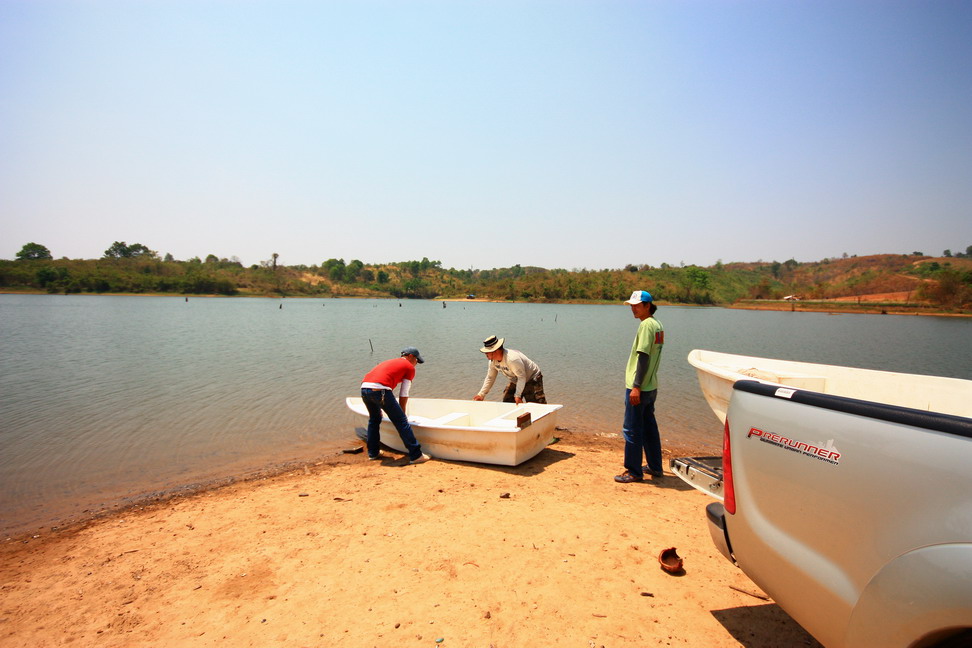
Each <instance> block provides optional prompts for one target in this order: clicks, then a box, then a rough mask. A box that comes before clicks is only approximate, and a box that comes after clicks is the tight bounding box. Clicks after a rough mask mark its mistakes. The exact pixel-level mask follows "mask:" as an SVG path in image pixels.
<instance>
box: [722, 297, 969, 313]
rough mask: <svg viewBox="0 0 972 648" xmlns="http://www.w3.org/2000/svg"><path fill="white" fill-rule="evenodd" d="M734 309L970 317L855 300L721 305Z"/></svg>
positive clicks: (917, 307)
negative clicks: (856, 301)
mask: <svg viewBox="0 0 972 648" xmlns="http://www.w3.org/2000/svg"><path fill="white" fill-rule="evenodd" d="M723 308H730V309H735V310H756V311H788V312H795V313H828V314H830V315H925V316H934V317H972V313H966V312H949V311H943V310H935V309H932V308H922V307H920V306H901V305H896V304H880V303H873V302H872V303H868V302H862V303H855V302H778V301H767V302H737V303H735V304H729V305H727V306H723Z"/></svg>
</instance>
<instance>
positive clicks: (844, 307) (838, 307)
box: [0, 289, 972, 317]
mask: <svg viewBox="0 0 972 648" xmlns="http://www.w3.org/2000/svg"><path fill="white" fill-rule="evenodd" d="M60 294H63V293H48V292H43V291H39V290H9V289H0V295H60ZM70 294H72V295H79V296H83V297H174V298H179V297H181V298H185V299H188V298H193V299H248V298H252V299H385V300H388V301H395V300H397V301H439V302H443V303H453V304H464V303H467V302H470V303H490V304H563V305H612V304H619V303H620V304H623V302H614V301H603V300H558V301H510V300H508V299H491V298H486V297H473V298H471V299H469V298H464V297H432V298H430V299H414V298H408V297H401V298H400V297H373V296H361V295H329V296H324V295H257V294H247V295H216V294H205V295H204V294H192V295H186V294H181V293H180V294H174V293H110V292H104V293H85V292H82V293H70ZM658 305H659V306H662V307H664V306H678V307H681V308H728V309H733V310H757V311H790V312H803V313H830V314H833V315H855V314H865V315H929V316H935V317H972V312H962V311H960V312H950V311H943V310H936V309H934V308H931V307H929V308H924V307H920V306H902V305H899V304H881V303H879V302H860V303H858V302H846V301H845V302H830V301H793V302H790V301H776V300H767V301H765V302H764V301H747V302H736V303H734V304H681V303H667V302H663V301H660V302H658Z"/></svg>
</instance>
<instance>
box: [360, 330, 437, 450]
mask: <svg viewBox="0 0 972 648" xmlns="http://www.w3.org/2000/svg"><path fill="white" fill-rule="evenodd" d="M424 362H425V360H423V359H422V354H421V353H419V350H418V349H416V348H415V347H405V348H404V349H402V355H401V356H400V357H398V358H392V359H391V360H385V361H384V362H380V363H378V364H377V365H376V366H375V368H374V369H372V370H371V371H369V372H368V373H367V374H366V375H365V377H364V380H363V381H362V382H361V400H363V401H364V404H365V407H367V408H368V414H369V415H370V416H369V418H368V437H367V441H366V445H367V446H368V458H369V459H381V436H380V432H379V426H381V412H382V411H383V410H384V412H385V413H386V414H388V418H389V420H391V422H392V424H393V425H394V426H395V429H396V430H398V436H400V437H401V438H402V443H403V444H405V449H406V450H408V463H410V464H420V463H425V462H426V461H428V460H429V459H430V457H429V455H427V454H425V453H424V452H422V446H421V445H420V444H419V442H418V440H417V439H416V438H415V433H414V432H412V426H411V425H409V423H408V417H406V416H405V406H406V403H408V390H409V388H410V387H411V386H412V379H414V378H415V365H417V364H421V363H424ZM399 384H401V388H400V389H399V392H398V400H395V392H394V389H395V387H398V385H399Z"/></svg>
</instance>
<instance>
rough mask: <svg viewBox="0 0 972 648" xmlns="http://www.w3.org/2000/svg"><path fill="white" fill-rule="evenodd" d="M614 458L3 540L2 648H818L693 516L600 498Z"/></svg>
mask: <svg viewBox="0 0 972 648" xmlns="http://www.w3.org/2000/svg"><path fill="white" fill-rule="evenodd" d="M348 445H349V446H351V445H357V444H356V443H354V442H351V441H349V443H348ZM621 446H622V442H621V440H620V439H617V438H606V437H591V436H581V435H575V434H570V433H564V437H563V438H562V439H561V441H560V442H559V443H556V444H554V445H552V446H550V447H548V448H547V449H546V450H544V451H543V452H541V453H540V455H538V456H537V457H536V458H535V459H533V460H531V461H529V462H527V463H525V464H524V465H522V466H519V467H517V468H499V467H487V466H482V465H475V464H465V463H450V462H444V461H432V462H429V463H426V464H423V465H419V466H407V465H405V461H404V459H403V458H402V457H401V456H400V455H390V456H389V457H388V458H386V459H385V460H383V461H381V462H371V461H367V459H366V458H365V455H364V454H338V455H336V456H330V457H326V458H323V459H322V460H321V461H320V462H318V463H316V464H313V465H308V466H307V467H305V468H303V469H299V470H296V471H292V472H289V473H286V474H281V475H278V476H275V477H271V478H265V479H259V480H255V481H251V482H245V483H236V484H231V485H229V486H224V487H221V488H218V489H214V490H210V491H207V492H203V493H198V494H195V495H191V496H186V497H179V498H175V499H172V500H170V501H167V502H162V503H158V504H153V505H151V506H146V507H138V508H135V509H132V510H128V511H124V512H121V513H119V514H116V515H113V516H110V517H107V518H103V519H100V520H96V521H92V522H89V523H87V524H86V525H84V526H80V527H78V528H74V529H68V530H63V531H59V532H57V533H53V534H50V535H44V536H40V537H28V538H17V539H13V540H8V541H7V542H5V543H3V545H2V546H0V551H2V557H0V565H2V566H0V589H2V596H0V600H2V603H0V646H32V647H35V646H56V645H66V644H72V645H75V646H94V645H97V646H221V647H223V646H234V647H235V646H324V645H327V646H356V647H360V646H445V647H448V646H453V647H459V646H463V647H473V646H479V647H482V648H487V647H489V646H492V647H494V648H511V647H519V646H536V647H540V646H579V647H583V648H589V647H591V646H595V647H600V646H603V647H605V648H614V647H617V646H645V645H659V646H679V645H680V646H708V647H712V646H747V647H758V646H767V647H768V646H816V645H817V644H816V642H814V640H813V639H812V638H811V637H810V636H809V635H807V634H806V632H804V631H803V630H802V629H801V628H800V627H799V626H798V625H797V624H796V623H795V622H794V621H792V620H791V619H790V618H789V617H788V616H787V615H786V614H785V613H784V612H783V611H782V610H780V608H779V607H778V606H776V605H775V604H774V603H772V602H771V601H769V600H763V599H761V598H757V597H758V596H761V595H762V592H760V591H759V590H758V589H757V588H756V586H755V585H754V584H753V583H752V582H751V581H749V579H748V578H746V576H744V575H743V574H742V572H740V571H739V570H738V569H736V568H735V567H733V566H732V565H730V564H729V563H728V562H727V561H726V560H725V559H724V558H723V557H722V556H721V555H719V554H718V552H717V551H716V550H715V548H714V546H713V545H712V542H711V540H710V539H709V535H708V531H707V529H706V526H705V520H704V511H703V509H704V507H705V505H706V504H707V503H708V502H709V501H710V500H709V498H708V497H706V496H705V495H703V494H702V493H699V492H697V491H694V490H692V489H690V488H689V487H687V486H685V485H684V484H683V483H682V482H681V481H680V480H679V479H678V478H676V477H673V476H670V475H669V476H666V477H665V478H662V479H660V480H655V481H654V482H652V481H651V480H648V481H646V482H645V483H643V484H632V485H621V484H616V483H615V482H614V481H613V479H612V476H613V475H615V474H616V473H618V472H620V471H621V466H620V459H621ZM673 452H680V451H679V450H673ZM670 546H674V547H677V548H678V552H679V554H680V555H681V556H683V557H684V559H685V570H684V573H683V574H681V575H677V576H673V575H670V574H667V573H665V572H663V571H662V570H661V569H660V568H659V564H658V562H657V555H658V553H659V552H660V551H661V550H662V549H664V548H666V547H670Z"/></svg>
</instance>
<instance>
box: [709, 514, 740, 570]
mask: <svg viewBox="0 0 972 648" xmlns="http://www.w3.org/2000/svg"><path fill="white" fill-rule="evenodd" d="M705 518H706V520H707V521H708V523H709V535H710V536H712V544H714V545H715V546H716V549H718V550H719V553H721V554H722V555H723V556H725V557H726V560H728V561H729V562H731V563H732V564H734V565H735V564H736V559H735V557H733V555H732V544H731V543H730V542H729V532H728V531H727V530H726V509H725V508H724V507H723V506H722V502H712V503H711V504H709V505H708V506H706V507H705Z"/></svg>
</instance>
